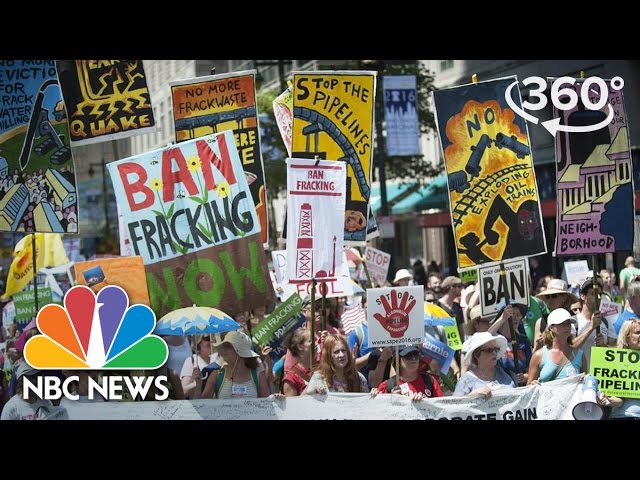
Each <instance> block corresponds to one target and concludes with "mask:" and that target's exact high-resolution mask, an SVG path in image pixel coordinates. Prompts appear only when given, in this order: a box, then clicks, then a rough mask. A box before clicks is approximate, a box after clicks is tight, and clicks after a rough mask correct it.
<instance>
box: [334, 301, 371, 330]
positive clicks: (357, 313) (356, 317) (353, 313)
mask: <svg viewBox="0 0 640 480" xmlns="http://www.w3.org/2000/svg"><path fill="white" fill-rule="evenodd" d="M366 318H367V314H366V313H364V310H363V308H362V304H361V303H356V304H355V305H351V306H349V307H345V309H344V311H343V312H342V316H341V317H340V320H341V321H342V329H343V330H344V333H345V335H349V333H351V330H353V329H354V328H356V327H357V326H358V325H360V324H361V323H362V322H364V321H365V320H366Z"/></svg>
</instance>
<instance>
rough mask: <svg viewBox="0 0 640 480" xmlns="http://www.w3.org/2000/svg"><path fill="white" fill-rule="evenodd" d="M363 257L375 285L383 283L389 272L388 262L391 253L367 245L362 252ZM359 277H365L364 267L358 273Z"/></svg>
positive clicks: (389, 261)
mask: <svg viewBox="0 0 640 480" xmlns="http://www.w3.org/2000/svg"><path fill="white" fill-rule="evenodd" d="M364 258H365V261H366V263H367V269H368V270H369V276H370V277H371V279H372V280H373V281H374V282H375V283H376V285H384V282H385V281H386V280H387V275H388V273H389V264H390V263H391V255H389V254H388V253H386V252H383V251H382V250H378V249H377V248H373V247H367V249H366V250H365V252H364ZM360 278H361V279H366V278H367V276H366V274H365V273H364V269H363V271H362V273H361V274H360Z"/></svg>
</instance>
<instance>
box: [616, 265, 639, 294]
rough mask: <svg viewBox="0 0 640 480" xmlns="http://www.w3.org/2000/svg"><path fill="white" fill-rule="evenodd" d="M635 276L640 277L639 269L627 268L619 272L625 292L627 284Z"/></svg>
mask: <svg viewBox="0 0 640 480" xmlns="http://www.w3.org/2000/svg"><path fill="white" fill-rule="evenodd" d="M636 275H640V268H636V267H627V268H623V269H622V270H620V280H623V281H624V284H623V285H624V288H625V290H626V288H627V287H628V286H629V282H630V281H631V279H632V278H633V277H635V276H636Z"/></svg>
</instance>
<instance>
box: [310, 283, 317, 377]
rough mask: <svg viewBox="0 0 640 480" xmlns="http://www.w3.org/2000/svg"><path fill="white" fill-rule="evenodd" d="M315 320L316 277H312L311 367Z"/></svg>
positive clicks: (314, 347)
mask: <svg viewBox="0 0 640 480" xmlns="http://www.w3.org/2000/svg"><path fill="white" fill-rule="evenodd" d="M315 321H316V279H315V278H313V279H312V280H311V322H310V327H309V330H310V333H311V350H310V353H311V364H310V365H311V368H312V369H313V362H314V361H315V359H316V337H315V335H314V323H315Z"/></svg>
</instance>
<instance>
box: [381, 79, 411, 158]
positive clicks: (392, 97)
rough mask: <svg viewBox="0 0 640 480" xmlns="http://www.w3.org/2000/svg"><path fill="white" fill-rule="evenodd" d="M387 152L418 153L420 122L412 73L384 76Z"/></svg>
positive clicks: (395, 153) (396, 153) (395, 154)
mask: <svg viewBox="0 0 640 480" xmlns="http://www.w3.org/2000/svg"><path fill="white" fill-rule="evenodd" d="M383 90H384V119H385V121H386V123H387V155H389V156H390V157H393V156H399V155H420V122H419V121H418V94H417V91H416V77H415V75H396V76H388V77H384V79H383Z"/></svg>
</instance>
